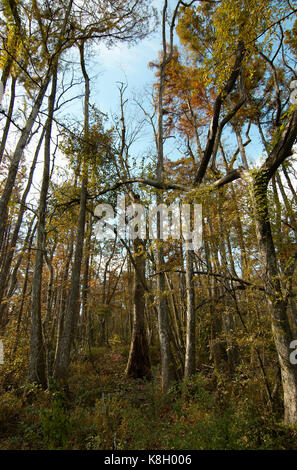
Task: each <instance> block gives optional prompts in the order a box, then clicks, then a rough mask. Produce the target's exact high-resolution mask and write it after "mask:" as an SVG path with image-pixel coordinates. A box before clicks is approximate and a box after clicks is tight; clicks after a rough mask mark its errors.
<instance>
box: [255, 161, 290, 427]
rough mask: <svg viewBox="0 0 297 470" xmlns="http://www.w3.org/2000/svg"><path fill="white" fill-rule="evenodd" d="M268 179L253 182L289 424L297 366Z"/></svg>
mask: <svg viewBox="0 0 297 470" xmlns="http://www.w3.org/2000/svg"><path fill="white" fill-rule="evenodd" d="M267 186H268V178H267V177H266V174H265V170H259V171H258V172H257V174H256V175H255V176H254V178H253V196H254V204H255V210H256V232H257V239H258V243H259V249H260V255H261V258H262V262H263V271H264V280H265V293H266V296H267V300H268V305H269V310H270V316H271V323H272V332H273V338H274V342H275V347H276V351H277V354H278V359H279V364H280V368H281V377H282V386H283V395H284V412H285V423H286V424H294V423H296V422H297V366H296V365H293V364H291V362H290V354H291V352H292V351H291V349H290V343H291V341H292V340H293V337H292V332H291V328H290V324H289V320H288V316H287V311H286V309H287V303H286V301H285V300H284V299H283V294H282V289H281V283H280V276H279V270H278V266H277V260H276V253H275V247H274V242H273V238H272V233H271V226H270V220H269V210H268V201H267Z"/></svg>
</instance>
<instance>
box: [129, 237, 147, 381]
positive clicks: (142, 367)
mask: <svg viewBox="0 0 297 470" xmlns="http://www.w3.org/2000/svg"><path fill="white" fill-rule="evenodd" d="M133 245H134V261H135V269H134V289H133V299H134V302H133V326H132V338H131V346H130V353H129V359H128V364H127V368H126V375H127V376H129V377H135V378H143V377H145V378H147V379H149V378H150V377H151V363H150V357H149V346H148V340H147V336H146V328H145V287H144V282H145V253H144V246H143V243H142V242H141V240H139V239H136V240H134V242H133Z"/></svg>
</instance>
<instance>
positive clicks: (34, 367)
mask: <svg viewBox="0 0 297 470" xmlns="http://www.w3.org/2000/svg"><path fill="white" fill-rule="evenodd" d="M57 73H58V65H57V64H56V66H55V68H54V71H53V78H52V91H51V94H50V97H49V103H48V118H47V120H46V124H45V129H46V130H45V142H44V167H43V177H42V186H41V192H40V200H39V210H38V217H39V220H38V226H37V247H36V255H35V266H34V274H33V281H32V306H31V340H30V355H29V374H28V380H29V382H33V383H37V384H40V385H42V387H44V388H46V386H47V378H46V361H45V349H44V341H43V333H42V323H41V289H42V269H43V257H44V249H45V230H46V208H47V193H48V187H49V179H50V144H51V133H52V123H53V114H54V105H55V98H56V90H57Z"/></svg>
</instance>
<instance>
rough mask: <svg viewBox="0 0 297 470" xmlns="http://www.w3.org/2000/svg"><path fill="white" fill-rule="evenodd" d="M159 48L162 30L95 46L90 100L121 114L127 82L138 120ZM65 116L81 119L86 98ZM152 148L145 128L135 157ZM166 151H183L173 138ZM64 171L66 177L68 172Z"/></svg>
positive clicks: (251, 153) (255, 151) (252, 154)
mask: <svg viewBox="0 0 297 470" xmlns="http://www.w3.org/2000/svg"><path fill="white" fill-rule="evenodd" d="M175 4H176V0H170V1H169V5H170V7H171V8H173V7H174V6H175ZM152 5H153V6H155V7H156V8H157V9H158V11H159V15H161V10H162V6H163V0H154V1H152ZM176 41H177V38H176ZM160 49H161V34H160V30H158V31H156V33H154V34H152V35H151V36H149V37H148V38H146V39H144V40H143V41H141V42H139V43H138V44H137V45H136V46H131V47H130V46H128V45H127V44H123V43H118V44H117V45H116V46H114V47H113V48H107V47H106V46H105V45H104V44H100V45H97V46H95V47H93V48H92V50H91V52H90V54H89V55H87V71H88V74H89V76H90V78H91V102H92V103H94V104H95V105H96V106H97V107H98V108H99V109H100V110H101V111H102V112H104V113H106V114H107V115H109V116H112V114H115V113H119V91H118V83H119V82H123V83H125V84H127V91H126V95H125V97H126V98H128V99H129V102H128V104H127V116H129V119H130V120H132V125H133V120H134V121H136V119H137V117H135V118H134V115H135V114H136V115H138V116H139V114H140V111H139V109H138V110H137V111H136V106H135V105H134V106H133V96H134V95H137V96H139V97H140V99H142V98H143V99H146V98H147V95H148V93H149V90H150V88H151V86H152V84H153V82H154V81H155V76H154V74H155V71H154V70H151V69H150V68H149V67H148V64H149V62H151V61H154V60H156V59H157V57H158V53H159V50H160ZM77 59H78V57H77ZM77 73H78V74H79V75H80V65H79V62H77ZM82 89H83V86H82V85H81V86H80V87H76V89H75V91H74V92H73V93H74V94H78V93H81V92H82ZM62 115H64V116H65V115H68V116H69V118H70V119H78V120H81V121H82V119H83V98H82V97H81V98H78V99H76V100H75V101H71V102H70V103H69V104H68V105H66V106H65V107H64V108H63V111H62V114H61V115H60V116H57V117H58V119H59V120H60V117H62ZM134 123H135V122H134ZM251 137H252V143H251V144H250V145H249V146H248V147H247V148H246V151H247V155H248V157H249V158H250V159H251V160H252V161H254V162H255V161H257V160H259V158H260V157H261V156H262V151H263V148H262V144H261V142H260V138H259V136H258V133H256V132H251ZM228 141H229V138H228ZM230 143H231V144H232V147H235V146H236V141H235V139H234V138H232V139H230ZM150 148H151V149H152V151H151V152H150V153H151V155H152V156H153V153H154V146H153V137H152V133H151V132H150V131H149V130H148V129H144V132H143V135H142V138H141V139H140V140H139V141H138V142H137V143H136V144H135V145H134V150H135V156H136V157H137V156H140V155H141V153H143V151H144V150H145V151H146V152H147V153H149V149H150ZM235 148H236V147H235ZM29 153H30V152H29ZM166 154H167V156H169V157H170V158H177V157H178V156H180V153H179V152H178V151H176V141H175V140H174V139H170V141H168V144H167V146H166ZM29 157H30V156H29ZM29 159H30V158H29ZM42 159H43V155H42V152H41V153H40V156H39V162H38V165H37V170H36V175H35V177H34V186H35V187H36V191H37V190H38V188H39V186H40V181H41V175H42V166H43V165H42ZM55 163H56V168H58V167H60V168H63V167H65V165H66V162H65V160H63V158H61V157H59V158H57V159H56V162H55ZM239 164H240V161H239ZM62 174H64V176H65V172H63V173H62Z"/></svg>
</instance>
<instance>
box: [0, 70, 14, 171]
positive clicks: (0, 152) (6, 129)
mask: <svg viewBox="0 0 297 470" xmlns="http://www.w3.org/2000/svg"><path fill="white" fill-rule="evenodd" d="M16 81H17V79H16V78H15V77H12V79H11V88H10V101H9V108H8V113H7V118H6V122H5V127H4V129H3V134H2V140H1V144H0V163H1V162H2V158H3V154H4V150H5V146H6V142H7V137H8V133H9V128H10V123H11V118H12V113H13V108H14V100H15V86H16Z"/></svg>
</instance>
